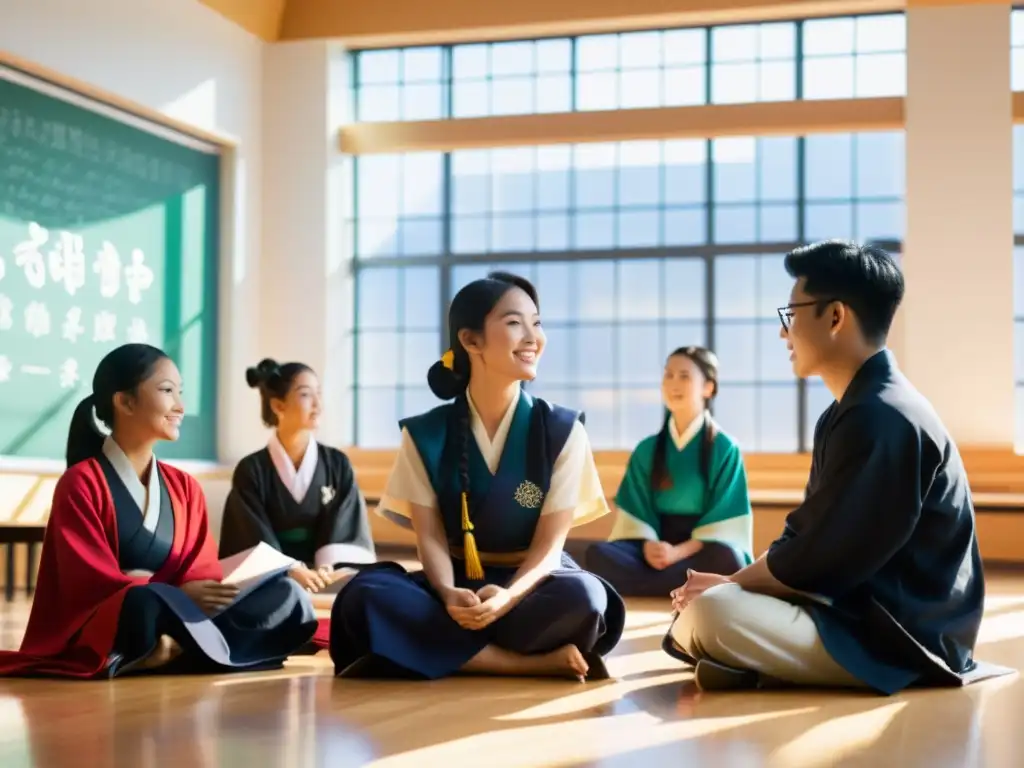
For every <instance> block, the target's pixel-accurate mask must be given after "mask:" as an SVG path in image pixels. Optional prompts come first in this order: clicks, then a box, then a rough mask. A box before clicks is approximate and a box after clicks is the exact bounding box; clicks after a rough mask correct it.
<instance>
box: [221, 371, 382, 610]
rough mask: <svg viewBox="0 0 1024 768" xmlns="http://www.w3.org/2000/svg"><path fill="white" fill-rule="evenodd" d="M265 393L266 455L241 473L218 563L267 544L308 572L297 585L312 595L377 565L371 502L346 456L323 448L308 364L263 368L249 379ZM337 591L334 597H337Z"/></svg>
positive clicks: (245, 464) (252, 458) (299, 574)
mask: <svg viewBox="0 0 1024 768" xmlns="http://www.w3.org/2000/svg"><path fill="white" fill-rule="evenodd" d="M246 381H247V382H248V384H249V386H250V387H253V388H256V389H259V392H260V399H261V401H262V403H261V404H262V416H263V423H264V424H265V425H266V426H268V427H270V428H272V429H274V433H273V434H272V435H271V437H270V441H269V442H268V444H267V447H266V448H263V449H261V450H259V451H256V452H255V453H252V454H250V455H248V456H246V457H245V458H244V459H242V460H241V461H240V462H239V464H238V466H237V467H236V468H235V472H234V476H233V478H232V482H231V492H230V493H229V494H228V498H227V502H226V504H225V508H224V517H223V521H222V523H221V535H220V557H221V558H224V557H229V556H231V555H234V554H236V553H238V552H242V551H244V550H247V549H250V548H251V547H254V546H256V545H257V544H259V543H260V542H264V543H266V544H269V545H270V546H272V547H274V548H275V549H277V550H279V551H280V552H282V553H284V554H285V555H287V556H289V557H292V558H294V559H295V560H297V561H298V562H300V563H303V564H304V565H305V568H299V569H297V570H296V571H294V572H293V575H294V577H295V578H296V579H297V580H298V581H299V583H301V584H302V585H303V586H304V587H306V589H308V590H309V591H311V592H318V591H323V590H325V589H329V588H330V586H331V584H332V583H335V585H336V586H340V583H341V582H340V581H339V578H340V576H341V575H342V574H344V573H352V572H354V571H355V570H358V569H360V568H362V567H364V566H366V565H368V564H371V563H374V562H375V561H376V553H375V550H374V546H373V539H372V537H371V535H370V524H369V520H368V518H367V513H366V502H365V500H364V499H363V496H362V494H361V493H360V492H359V487H358V486H357V484H356V480H355V474H354V472H353V470H352V464H351V462H350V461H349V460H348V457H347V456H345V454H344V453H342V452H341V451H339V450H338V449H336V448H331V447H328V446H325V445H322V444H320V443H318V442H317V441H316V439H315V437H314V432H315V430H316V428H317V426H318V424H319V419H320V412H321V401H320V384H319V381H318V380H317V377H316V374H315V373H314V372H313V371H312V369H310V368H309V366H307V365H304V364H302V363H286V364H284V365H279V364H278V363H276V362H275V361H273V360H263V361H262V362H261V363H260V364H259V365H257V366H255V367H254V368H250V369H249V370H248V371H246ZM332 591H333V590H332Z"/></svg>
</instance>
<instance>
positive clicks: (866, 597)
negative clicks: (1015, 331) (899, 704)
mask: <svg viewBox="0 0 1024 768" xmlns="http://www.w3.org/2000/svg"><path fill="white" fill-rule="evenodd" d="M767 565H768V569H769V570H770V571H771V573H772V575H773V576H775V578H776V579H778V580H779V581H781V582H782V583H783V584H785V585H786V586H788V587H790V588H791V589H795V590H800V591H802V592H805V593H810V594H811V595H814V596H816V597H817V598H818V600H817V601H815V602H811V603H810V604H809V606H808V611H809V612H810V614H811V616H812V617H813V619H814V623H815V625H816V626H817V628H818V632H819V634H820V636H821V639H822V642H823V643H824V645H825V648H826V649H827V650H828V652H829V654H830V655H831V656H832V657H833V658H834V659H835V660H836V661H837V662H838V663H839V664H840V665H842V666H843V667H844V668H845V669H846V670H848V671H849V672H850V673H851V674H853V675H854V676H855V677H857V678H858V679H860V680H862V681H863V682H864V683H866V684H868V685H869V686H871V687H873V688H875V689H876V690H878V691H880V692H882V693H886V694H890V693H894V692H896V691H898V690H901V689H903V688H906V687H908V686H911V685H964V684H966V683H969V682H973V681H975V680H977V679H981V678H984V677H990V676H993V675H995V674H999V673H1002V672H1006V671H1008V670H1004V669H1002V668H997V667H993V666H991V665H987V664H983V663H979V662H977V661H976V660H975V659H974V646H975V642H976V641H977V637H978V629H979V627H980V624H981V618H982V611H983V608H984V598H985V578H984V573H983V571H982V563H981V555H980V553H979V551H978V542H977V538H976V536H975V518H974V506H973V502H972V500H971V491H970V488H969V486H968V483H967V474H966V472H965V471H964V466H963V463H962V461H961V458H960V454H959V452H958V450H957V447H956V445H955V443H954V442H953V440H952V438H951V437H950V435H949V433H948V432H947V430H946V428H945V426H944V425H943V423H942V421H941V420H940V419H939V416H938V415H937V414H936V412H935V410H934V409H933V408H932V406H931V404H930V403H929V402H928V401H927V400H926V399H925V398H924V396H923V395H921V393H920V392H918V391H917V390H916V389H915V388H914V387H913V385H912V384H911V383H910V382H909V381H908V380H907V379H906V377H904V376H903V374H902V373H901V372H900V371H899V370H898V369H897V367H896V362H895V359H894V358H893V357H892V355H891V354H890V353H889V352H888V351H882V352H879V353H878V354H876V355H874V356H873V357H871V358H870V359H869V360H867V362H865V363H864V365H863V366H862V367H861V369H860V370H859V371H858V372H857V374H856V376H854V378H853V381H852V382H851V383H850V386H849V388H848V389H847V390H846V393H845V394H844V395H843V398H842V400H840V401H839V402H837V403H833V404H832V405H831V406H830V407H829V408H828V409H827V410H826V411H825V413H824V414H822V416H821V418H820V419H819V420H818V424H817V426H816V428H815V433H814V456H813V461H812V464H811V473H810V478H809V481H808V484H807V495H806V498H805V500H804V502H803V503H802V504H801V505H800V506H799V507H798V508H797V509H796V510H794V511H793V512H792V513H791V514H790V515H789V516H788V517H787V518H786V525H785V530H784V531H783V533H782V536H780V537H779V539H778V540H776V541H775V542H774V543H773V544H772V545H771V547H770V548H769V550H768V553H767Z"/></svg>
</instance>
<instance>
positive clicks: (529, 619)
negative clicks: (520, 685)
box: [330, 553, 626, 680]
mask: <svg viewBox="0 0 1024 768" xmlns="http://www.w3.org/2000/svg"><path fill="white" fill-rule="evenodd" d="M452 562H453V566H454V569H455V574H456V579H455V581H456V586H457V587H465V588H467V589H472V590H477V589H479V588H480V587H482V586H484V585H486V584H497V585H499V586H505V585H507V584H508V583H509V582H510V581H511V580H512V578H513V577H514V576H515V573H516V571H517V568H515V567H497V566H486V567H485V568H484V578H483V579H482V580H480V581H470V580H467V579H466V578H465V563H464V562H462V561H461V560H456V559H453V561H452ZM625 617H626V608H625V604H624V603H623V601H622V597H621V596H620V595H619V594H618V592H616V591H615V589H614V588H613V587H612V586H611V585H610V584H609V583H608V582H607V581H605V580H604V579H602V578H600V577H599V576H595V575H594V574H592V573H588V572H587V571H584V570H582V569H581V568H580V567H579V566H578V565H577V564H576V562H575V561H574V560H572V558H570V557H569V556H568V555H567V554H564V553H563V555H562V563H561V567H560V568H559V569H558V570H556V571H553V572H552V573H551V574H549V575H548V576H546V577H545V578H544V579H543V580H542V581H541V582H540V583H539V584H538V585H537V586H536V587H534V589H533V590H532V591H531V592H530V593H529V594H527V595H526V596H525V597H524V598H523V599H522V600H521V601H520V602H519V604H518V605H517V606H516V607H515V608H513V609H512V610H511V611H509V612H508V613H507V614H505V615H504V616H502V617H501V618H500V619H499V620H498V621H496V622H494V623H493V624H491V625H490V626H488V627H485V628H484V629H482V630H469V629H463V628H462V627H460V626H459V625H458V624H457V623H456V622H455V620H454V619H452V617H451V616H449V615H448V611H447V609H446V608H445V605H444V603H443V602H442V600H441V598H440V597H439V596H438V594H437V593H436V592H435V591H434V589H433V588H432V587H431V586H430V583H429V582H428V580H427V577H426V574H425V573H423V572H422V571H417V572H414V573H409V572H408V571H406V570H405V569H404V568H403V567H402V566H400V565H398V564H397V563H378V564H377V567H376V568H374V569H371V570H366V571H363V572H361V573H359V574H357V575H356V576H355V577H353V578H352V580H351V581H350V582H349V583H348V584H347V585H346V586H345V588H344V589H343V590H342V591H341V594H339V595H338V597H337V599H336V600H335V601H334V606H333V608H332V611H331V643H330V653H331V658H332V659H333V661H334V668H335V674H337V675H340V676H344V677H348V676H360V677H365V676H370V677H377V676H398V677H410V678H419V679H428V680H434V679H438V678H442V677H446V676H448V675H451V674H453V673H455V672H457V671H458V670H459V669H461V668H462V667H463V666H464V665H465V664H466V662H468V661H469V660H470V659H472V658H473V657H474V656H476V655H477V654H478V653H480V651H482V650H483V649H484V648H485V647H486V646H488V645H492V644H493V645H496V646H498V647H500V648H503V649H505V650H508V651H511V652H513V653H519V654H524V655H532V654H541V653H548V652H550V651H553V650H556V649H558V648H561V647H562V646H564V645H568V644H573V645H575V646H576V647H577V648H578V649H579V650H580V651H581V652H582V653H583V654H584V656H591V657H593V655H595V654H596V655H597V656H598V657H600V656H604V655H605V654H607V653H608V652H609V651H611V650H612V648H614V647H615V645H616V644H617V643H618V641H619V638H620V637H621V636H622V631H623V627H624V624H625ZM368 662H370V663H368ZM378 662H383V663H378ZM368 670H369V671H368Z"/></svg>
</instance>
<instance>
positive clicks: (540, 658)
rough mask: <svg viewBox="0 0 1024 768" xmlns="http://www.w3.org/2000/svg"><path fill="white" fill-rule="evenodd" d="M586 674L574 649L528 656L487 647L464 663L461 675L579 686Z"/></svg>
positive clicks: (585, 669) (561, 649)
mask: <svg viewBox="0 0 1024 768" xmlns="http://www.w3.org/2000/svg"><path fill="white" fill-rule="evenodd" d="M589 670H590V666H589V665H588V664H587V661H586V659H584V658H583V654H582V653H580V650H579V648H577V647H576V646H575V645H563V646H562V647H561V648H558V649H557V650H554V651H551V652H550V653H538V654H534V655H531V656H525V655H523V654H520V653H512V652H511V651H506V650H505V649H504V648H499V647H498V646H496V645H488V646H486V647H485V648H484V649H483V650H482V651H480V653H478V654H477V655H476V656H474V657H473V658H472V659H470V660H469V661H468V662H466V665H465V666H464V667H463V668H462V670H461V671H462V672H468V673H470V674H484V675H522V676H531V675H538V676H543V677H568V678H569V679H571V680H579V681H581V682H582V681H583V680H584V678H586V675H587V672H588V671H589Z"/></svg>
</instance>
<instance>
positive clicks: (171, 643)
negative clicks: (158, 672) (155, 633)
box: [133, 635, 181, 672]
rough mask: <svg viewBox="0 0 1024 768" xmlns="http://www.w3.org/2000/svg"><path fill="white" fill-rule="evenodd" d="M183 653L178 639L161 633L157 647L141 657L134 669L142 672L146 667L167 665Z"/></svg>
mask: <svg viewBox="0 0 1024 768" xmlns="http://www.w3.org/2000/svg"><path fill="white" fill-rule="evenodd" d="M180 655H181V646H180V645H178V643H177V641H175V640H174V639H173V638H171V637H169V636H167V635H160V638H159V639H158V640H157V641H156V648H154V649H153V650H152V652H150V654H149V655H148V656H146V657H144V658H142V659H139V661H138V664H136V666H135V669H134V670H133V671H138V672H141V671H143V670H146V669H157V668H158V667H163V666H166V665H167V664H170V663H171V662H172V661H174V660H175V659H176V658H178V656H180Z"/></svg>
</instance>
